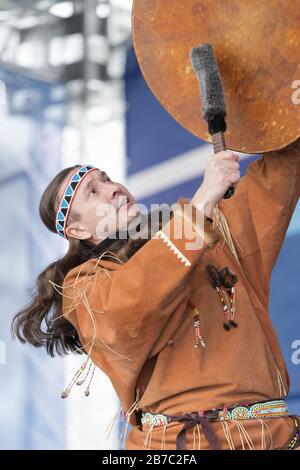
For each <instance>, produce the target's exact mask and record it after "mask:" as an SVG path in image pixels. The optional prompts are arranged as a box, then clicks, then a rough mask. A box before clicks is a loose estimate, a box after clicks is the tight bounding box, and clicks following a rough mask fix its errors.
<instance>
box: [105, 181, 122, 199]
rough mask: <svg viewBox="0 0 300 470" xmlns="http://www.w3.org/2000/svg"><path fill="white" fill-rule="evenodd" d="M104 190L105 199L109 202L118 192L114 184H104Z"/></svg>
mask: <svg viewBox="0 0 300 470" xmlns="http://www.w3.org/2000/svg"><path fill="white" fill-rule="evenodd" d="M105 189H106V197H107V199H108V200H109V201H113V199H114V198H115V197H116V196H117V195H118V193H119V192H120V191H119V188H118V186H117V185H116V184H114V183H106V185H105Z"/></svg>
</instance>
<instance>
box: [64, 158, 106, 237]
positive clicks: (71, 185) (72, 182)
mask: <svg viewBox="0 0 300 470" xmlns="http://www.w3.org/2000/svg"><path fill="white" fill-rule="evenodd" d="M93 170H97V168H96V167H94V166H92V165H86V166H82V167H81V168H79V169H78V170H77V171H76V172H75V173H73V174H72V175H71V177H70V179H69V181H68V183H67V185H66V187H65V190H64V192H63V195H62V198H61V201H60V204H59V206H58V210H57V214H56V223H55V226H56V231H57V233H58V234H59V235H60V236H61V237H64V238H68V237H67V236H66V233H65V228H66V226H67V221H68V216H69V213H70V209H71V205H72V202H73V199H74V196H75V194H76V191H77V189H78V187H79V185H80V183H81V181H82V180H83V178H84V177H85V176H86V175H88V174H89V173H90V172H91V171H93Z"/></svg>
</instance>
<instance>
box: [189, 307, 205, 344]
mask: <svg viewBox="0 0 300 470" xmlns="http://www.w3.org/2000/svg"><path fill="white" fill-rule="evenodd" d="M188 305H189V307H190V308H191V309H192V311H193V315H194V331H195V337H196V340H195V349H198V348H199V345H200V344H201V346H202V347H203V348H205V347H206V344H205V342H204V339H203V337H202V336H201V333H200V317H199V311H198V309H197V307H196V305H194V304H193V303H192V302H191V301H190V300H189V301H188Z"/></svg>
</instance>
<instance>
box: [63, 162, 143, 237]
mask: <svg viewBox="0 0 300 470" xmlns="http://www.w3.org/2000/svg"><path fill="white" fill-rule="evenodd" d="M78 168H79V167H78ZM74 171H75V170H72V171H71V172H70V173H69V174H68V176H67V177H66V178H65V180H64V181H63V183H62V185H61V187H60V189H59V194H58V197H59V200H60V199H61V197H62V193H63V190H64V188H65V186H66V184H67V182H68V180H69V178H70V176H71V174H73V173H74ZM135 202H136V201H135V199H134V197H133V196H132V195H131V194H130V192H129V191H128V190H127V189H126V188H125V187H124V186H123V185H122V184H120V183H115V182H113V181H111V179H110V178H109V177H108V175H107V174H106V173H105V172H104V171H100V170H98V169H96V170H93V171H91V172H90V173H89V174H88V175H86V176H85V177H84V179H83V181H82V182H81V183H80V185H79V187H78V190H77V191H76V194H75V196H74V199H73V202H72V206H71V211H70V216H71V218H70V219H68V223H67V228H66V233H67V236H68V237H71V238H78V239H81V240H87V239H88V240H89V241H91V242H92V243H95V244H97V243H99V242H100V241H102V240H104V239H105V238H107V237H108V235H109V234H110V233H114V232H115V231H116V230H120V229H126V227H127V226H128V223H129V222H130V221H131V220H133V219H134V218H135V217H136V216H137V215H138V206H137V205H136V204H135Z"/></svg>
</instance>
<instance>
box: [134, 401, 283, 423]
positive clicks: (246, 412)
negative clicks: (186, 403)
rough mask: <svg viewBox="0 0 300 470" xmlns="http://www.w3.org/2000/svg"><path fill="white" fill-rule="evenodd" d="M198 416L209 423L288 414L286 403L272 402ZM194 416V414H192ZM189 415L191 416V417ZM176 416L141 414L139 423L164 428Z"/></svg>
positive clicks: (204, 413)
mask: <svg viewBox="0 0 300 470" xmlns="http://www.w3.org/2000/svg"><path fill="white" fill-rule="evenodd" d="M197 413H198V414H199V416H202V417H204V418H208V420H209V421H224V420H226V421H228V420H243V419H262V418H277V417H281V416H287V415H288V414H289V411H288V408H287V405H286V403H285V402H284V401H283V400H272V401H267V402H262V403H254V404H252V405H249V406H240V405H239V406H235V407H232V408H228V409H227V408H224V409H222V410H210V411H199V412H197ZM192 414H194V413H192ZM192 414H191V415H192ZM174 418H177V416H168V415H164V414H152V413H148V412H147V413H142V418H141V423H142V424H143V425H144V424H149V425H150V426H165V425H167V424H168V423H170V422H172V421H176V419H174Z"/></svg>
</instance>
